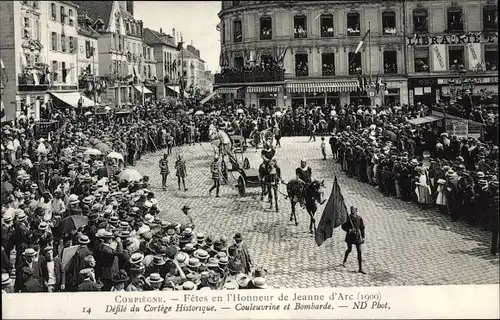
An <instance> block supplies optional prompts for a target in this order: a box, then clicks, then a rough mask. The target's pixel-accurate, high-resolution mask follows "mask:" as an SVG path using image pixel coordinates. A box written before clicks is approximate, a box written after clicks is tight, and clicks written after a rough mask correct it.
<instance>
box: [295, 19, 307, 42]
mask: <svg viewBox="0 0 500 320" xmlns="http://www.w3.org/2000/svg"><path fill="white" fill-rule="evenodd" d="M293 36H294V38H296V39H297V38H307V18H306V16H304V15H297V16H295V17H293Z"/></svg>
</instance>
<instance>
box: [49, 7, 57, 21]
mask: <svg viewBox="0 0 500 320" xmlns="http://www.w3.org/2000/svg"><path fill="white" fill-rule="evenodd" d="M50 14H51V16H52V20H57V11H56V4H55V3H51V4H50Z"/></svg>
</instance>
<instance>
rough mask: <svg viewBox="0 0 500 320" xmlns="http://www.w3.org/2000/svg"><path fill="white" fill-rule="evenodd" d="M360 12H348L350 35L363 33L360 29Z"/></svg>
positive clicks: (348, 31)
mask: <svg viewBox="0 0 500 320" xmlns="http://www.w3.org/2000/svg"><path fill="white" fill-rule="evenodd" d="M359 24H360V20H359V13H357V12H350V13H348V14H347V35H348V36H353V37H355V36H359V35H361V31H360V29H359Z"/></svg>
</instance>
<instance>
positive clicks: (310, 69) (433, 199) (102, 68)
mask: <svg viewBox="0 0 500 320" xmlns="http://www.w3.org/2000/svg"><path fill="white" fill-rule="evenodd" d="M152 3H153V2H140V1H137V2H136V1H63V0H51V1H31V0H30V1H0V18H1V28H0V61H1V70H0V80H1V83H0V99H1V108H2V109H1V117H2V118H1V129H0V130H1V153H0V156H1V206H2V208H1V224H2V234H1V236H2V238H1V249H2V253H1V264H2V293H3V294H9V295H10V294H12V295H14V294H18V293H26V292H29V293H34V292H89V291H101V292H102V291H131V292H141V291H185V290H242V289H272V288H276V289H279V288H297V287H298V288H320V287H334V288H335V287H350V286H410V285H459V284H498V283H499V280H498V272H499V259H498V251H499V247H498V245H499V239H498V229H499V168H498V161H499V146H498V69H497V68H498V12H497V11H498V7H497V6H498V3H497V1H486V0H472V1H465V0H455V1H448V0H440V1H417V0H401V1H354V0H353V1H309V2H307V1H266V2H265V1H208V2H203V3H202V2H200V3H202V4H199V5H200V6H201V5H203V6H204V7H203V8H204V9H200V8H198V9H197V5H198V4H196V3H197V2H196V3H190V2H185V3H184V4H183V6H185V7H186V9H182V10H185V11H181V9H178V10H179V11H175V10H174V9H171V10H167V9H166V8H167V7H162V6H174V2H168V1H167V2H158V3H156V2H154V3H155V4H154V5H155V6H156V5H158V10H156V9H154V10H152V6H153V4H152ZM155 8H156V7H155ZM193 9H194V10H193ZM152 11H157V12H152ZM190 11H200V12H201V13H192V14H193V16H190V14H191V13H190ZM208 12H210V14H209V13H208ZM195 14H204V15H205V16H206V18H205V19H201V18H200V19H198V18H196V17H198V16H195ZM176 16H177V17H176ZM179 16H182V17H181V18H179ZM19 20H20V22H19ZM194 20H200V25H197V24H196V23H195V24H193V22H192V21H194ZM201 20H203V21H201ZM205 20H206V21H205ZM190 21H191V22H190ZM207 25H208V26H207ZM167 28H168V30H169V32H167V31H166V30H167ZM205 29H207V30H208V29H210V31H205ZM170 30H171V32H170ZM214 48H215V49H214ZM211 51H213V52H211ZM202 57H203V58H202ZM353 247H354V248H353ZM353 249H355V250H356V256H355V257H353V255H354V253H353V254H351V252H352V250H353Z"/></svg>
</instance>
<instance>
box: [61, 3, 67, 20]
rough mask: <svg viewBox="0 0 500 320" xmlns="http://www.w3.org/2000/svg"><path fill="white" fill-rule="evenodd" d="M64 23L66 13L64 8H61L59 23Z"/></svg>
mask: <svg viewBox="0 0 500 320" xmlns="http://www.w3.org/2000/svg"><path fill="white" fill-rule="evenodd" d="M65 21H66V11H65V10H64V7H63V6H61V23H63V24H64V22H65Z"/></svg>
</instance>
